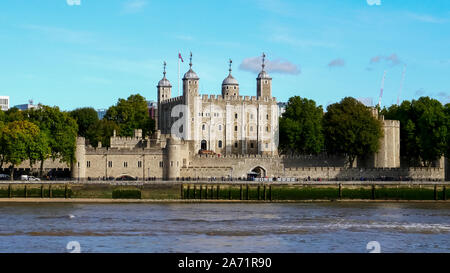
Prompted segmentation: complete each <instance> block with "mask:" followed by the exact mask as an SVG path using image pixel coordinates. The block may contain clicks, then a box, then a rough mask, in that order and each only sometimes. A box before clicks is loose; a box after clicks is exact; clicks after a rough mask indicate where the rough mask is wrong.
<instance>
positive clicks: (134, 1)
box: [122, 0, 148, 13]
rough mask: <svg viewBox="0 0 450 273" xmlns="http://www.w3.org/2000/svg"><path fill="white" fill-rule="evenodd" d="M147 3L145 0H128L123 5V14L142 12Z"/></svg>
mask: <svg viewBox="0 0 450 273" xmlns="http://www.w3.org/2000/svg"><path fill="white" fill-rule="evenodd" d="M147 4H148V3H147V1H145V0H128V1H127V2H125V3H124V4H123V10H122V11H123V12H124V13H137V12H140V11H142V10H143V9H144V8H145V6H147Z"/></svg>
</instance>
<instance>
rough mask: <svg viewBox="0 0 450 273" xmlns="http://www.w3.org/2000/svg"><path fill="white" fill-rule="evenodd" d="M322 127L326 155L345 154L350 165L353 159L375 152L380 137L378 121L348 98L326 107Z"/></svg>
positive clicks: (357, 103) (361, 105)
mask: <svg viewBox="0 0 450 273" xmlns="http://www.w3.org/2000/svg"><path fill="white" fill-rule="evenodd" d="M323 127H324V135H325V147H326V149H327V152H329V153H334V154H345V155H347V158H348V162H349V165H350V166H352V165H353V162H354V161H355V159H356V157H358V156H359V157H365V156H366V155H369V154H372V153H375V152H377V151H378V149H379V146H380V138H381V137H382V136H383V132H382V130H381V122H380V121H379V120H377V119H376V118H374V117H373V116H372V113H371V111H370V110H369V109H368V108H367V107H366V106H364V105H363V104H362V103H360V102H359V101H357V100H356V99H354V98H351V97H346V98H344V99H342V100H341V101H340V102H339V103H334V104H331V105H329V106H328V107H327V112H326V113H325V115H324V119H323Z"/></svg>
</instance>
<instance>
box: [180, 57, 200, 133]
mask: <svg viewBox="0 0 450 273" xmlns="http://www.w3.org/2000/svg"><path fill="white" fill-rule="evenodd" d="M199 80H200V78H199V77H198V76H197V74H196V73H195V72H194V70H192V52H191V56H190V62H189V70H188V72H186V74H184V76H183V100H184V104H185V105H186V106H187V108H188V109H187V113H186V117H185V121H186V128H183V130H186V139H187V140H192V139H195V138H196V134H197V133H198V131H197V130H196V128H197V123H198V122H199V120H198V114H196V113H198V111H199V110H198V108H199V105H198V104H199V95H198V87H199Z"/></svg>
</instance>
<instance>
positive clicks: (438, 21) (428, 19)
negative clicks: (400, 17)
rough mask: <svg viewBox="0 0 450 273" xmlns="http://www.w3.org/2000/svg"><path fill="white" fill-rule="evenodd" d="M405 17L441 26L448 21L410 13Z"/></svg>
mask: <svg viewBox="0 0 450 273" xmlns="http://www.w3.org/2000/svg"><path fill="white" fill-rule="evenodd" d="M407 15H408V17H409V18H411V19H413V20H415V21H419V22H423V23H432V24H443V23H447V22H448V19H444V18H439V17H436V16H432V15H428V14H417V13H411V12H410V13H408V14H407Z"/></svg>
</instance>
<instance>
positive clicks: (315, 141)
mask: <svg viewBox="0 0 450 273" xmlns="http://www.w3.org/2000/svg"><path fill="white" fill-rule="evenodd" d="M322 117H323V109H322V106H316V103H315V102H314V101H313V100H308V99H305V98H301V97H298V96H295V97H292V98H290V99H289V102H288V105H287V106H286V112H285V113H284V114H283V117H281V118H280V149H281V151H282V152H285V153H289V152H293V153H299V154H318V153H320V152H321V151H322V149H323V148H324V136H323V130H322Z"/></svg>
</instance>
